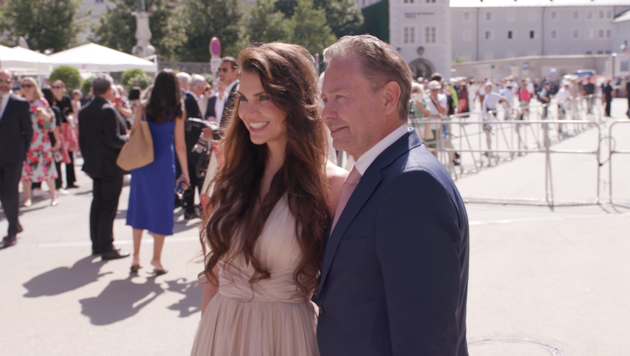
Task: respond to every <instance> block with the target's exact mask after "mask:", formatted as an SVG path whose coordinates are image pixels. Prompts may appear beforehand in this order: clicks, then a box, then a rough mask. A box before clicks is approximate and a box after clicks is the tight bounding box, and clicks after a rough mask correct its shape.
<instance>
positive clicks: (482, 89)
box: [477, 84, 486, 96]
mask: <svg viewBox="0 0 630 356" xmlns="http://www.w3.org/2000/svg"><path fill="white" fill-rule="evenodd" d="M477 94H479V95H480V96H483V95H486V87H485V85H484V84H481V85H480V86H479V89H477Z"/></svg>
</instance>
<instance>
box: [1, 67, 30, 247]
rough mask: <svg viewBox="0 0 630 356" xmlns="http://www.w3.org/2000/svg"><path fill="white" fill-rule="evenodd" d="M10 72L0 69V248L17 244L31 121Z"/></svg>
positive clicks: (28, 107) (25, 104)
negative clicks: (0, 225) (1, 218)
mask: <svg viewBox="0 0 630 356" xmlns="http://www.w3.org/2000/svg"><path fill="white" fill-rule="evenodd" d="M12 78H13V73H11V72H10V71H8V70H6V69H3V70H0V203H2V209H3V210H4V215H5V216H6V218H7V222H8V223H9V227H8V234H7V236H5V237H4V238H3V240H2V245H3V247H4V248H6V247H9V246H13V245H15V244H16V243H17V234H18V233H20V232H22V230H23V228H22V225H20V222H19V220H18V213H19V209H20V201H19V199H20V194H19V190H18V189H19V188H18V186H19V184H20V175H21V174H22V162H24V160H25V159H26V152H28V149H29V147H30V145H31V140H32V138H33V123H32V122H31V109H30V105H28V102H27V101H26V100H24V99H23V98H21V97H19V96H17V95H15V94H14V93H12V91H11V87H12V85H13V79H12Z"/></svg>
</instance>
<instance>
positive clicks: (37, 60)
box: [0, 46, 52, 75]
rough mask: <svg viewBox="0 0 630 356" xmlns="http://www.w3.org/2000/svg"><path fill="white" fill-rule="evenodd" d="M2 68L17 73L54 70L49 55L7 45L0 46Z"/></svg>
mask: <svg viewBox="0 0 630 356" xmlns="http://www.w3.org/2000/svg"><path fill="white" fill-rule="evenodd" d="M0 68H1V69H8V70H10V71H12V72H13V73H14V74H16V75H22V74H48V73H50V72H51V71H52V65H51V64H50V60H49V59H48V56H46V55H43V54H41V53H38V52H35V51H31V50H28V49H25V48H22V47H14V48H9V47H5V46H0Z"/></svg>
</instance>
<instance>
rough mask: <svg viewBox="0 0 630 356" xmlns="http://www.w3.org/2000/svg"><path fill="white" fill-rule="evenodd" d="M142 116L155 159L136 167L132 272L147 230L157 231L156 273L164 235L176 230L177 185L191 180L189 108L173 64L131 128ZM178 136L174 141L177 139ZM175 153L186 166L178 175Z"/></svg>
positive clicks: (162, 271)
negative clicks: (183, 101) (186, 135)
mask: <svg viewBox="0 0 630 356" xmlns="http://www.w3.org/2000/svg"><path fill="white" fill-rule="evenodd" d="M141 121H147V122H148V124H149V129H150V130H151V137H152V139H153V157H154V158H153V162H151V163H150V164H148V165H146V166H144V167H140V168H138V169H134V170H132V171H131V187H130V191H129V207H128V209H127V225H130V226H131V227H132V228H133V261H132V263H131V272H137V271H138V269H140V243H141V240H142V233H143V231H144V230H148V231H149V232H150V233H151V234H153V240H154V244H153V259H152V260H151V265H153V267H154V271H153V274H155V275H156V276H159V275H161V274H165V273H166V272H167V271H166V270H165V269H164V267H163V266H162V248H163V246H164V238H165V237H166V236H167V235H173V232H174V231H173V229H174V215H173V204H174V203H175V195H174V194H173V190H174V189H176V187H178V186H179V185H180V184H181V188H182V189H183V190H185V189H186V188H187V187H188V185H190V178H189V176H188V169H186V167H187V166H188V158H187V154H186V152H187V150H186V141H185V138H184V122H185V113H184V110H183V108H182V105H181V91H180V90H179V82H178V81H177V78H176V77H175V74H174V73H173V71H172V70H170V69H164V70H163V71H161V72H160V73H159V74H158V76H157V78H156V79H155V85H154V87H153V90H152V92H151V97H150V99H149V101H148V102H147V103H146V104H144V106H140V107H138V110H137V111H136V117H135V119H134V121H133V127H132V131H133V130H135V129H137V128H138V127H139V125H140V122H141ZM173 142H175V144H174V145H173ZM175 154H177V158H178V161H179V164H180V166H181V168H182V172H183V173H182V175H181V176H180V178H179V179H178V180H177V181H176V179H175Z"/></svg>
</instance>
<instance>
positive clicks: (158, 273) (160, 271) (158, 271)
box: [149, 269, 168, 277]
mask: <svg viewBox="0 0 630 356" xmlns="http://www.w3.org/2000/svg"><path fill="white" fill-rule="evenodd" d="M167 272H168V270H165V269H154V270H153V272H149V274H152V275H155V277H157V276H161V275H163V274H166V273H167Z"/></svg>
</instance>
